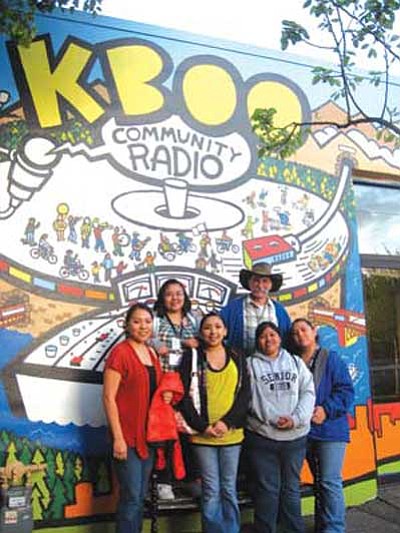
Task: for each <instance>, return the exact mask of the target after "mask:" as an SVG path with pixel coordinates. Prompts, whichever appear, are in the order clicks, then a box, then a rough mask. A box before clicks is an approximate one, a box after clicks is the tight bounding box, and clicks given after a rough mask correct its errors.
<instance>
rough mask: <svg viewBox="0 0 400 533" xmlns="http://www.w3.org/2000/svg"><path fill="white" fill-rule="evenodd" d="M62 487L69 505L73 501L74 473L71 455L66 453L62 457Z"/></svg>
mask: <svg viewBox="0 0 400 533" xmlns="http://www.w3.org/2000/svg"><path fill="white" fill-rule="evenodd" d="M64 466H65V468H64V476H63V481H64V487H65V495H66V497H67V500H68V502H69V503H72V502H73V501H74V500H75V472H74V461H73V457H72V454H70V453H68V452H66V453H65V455H64Z"/></svg>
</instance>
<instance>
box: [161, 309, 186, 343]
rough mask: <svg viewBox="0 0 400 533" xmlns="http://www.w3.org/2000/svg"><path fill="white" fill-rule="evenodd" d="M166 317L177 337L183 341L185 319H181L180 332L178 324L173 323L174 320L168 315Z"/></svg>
mask: <svg viewBox="0 0 400 533" xmlns="http://www.w3.org/2000/svg"><path fill="white" fill-rule="evenodd" d="M165 317H166V319H167V320H168V323H169V325H170V326H171V328H172V329H173V330H174V333H175V336H176V337H178V338H179V339H181V338H182V334H183V330H184V329H185V328H184V326H183V324H182V321H183V319H181V323H180V325H179V331H178V329H177V327H176V324H174V323H173V322H172V320H171V319H170V318H169V316H168V315H167V314H166V315H165Z"/></svg>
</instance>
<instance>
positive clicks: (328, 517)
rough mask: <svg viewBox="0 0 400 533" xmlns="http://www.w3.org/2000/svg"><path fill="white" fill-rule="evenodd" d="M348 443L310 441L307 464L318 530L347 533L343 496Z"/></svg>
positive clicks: (320, 531) (322, 532)
mask: <svg viewBox="0 0 400 533" xmlns="http://www.w3.org/2000/svg"><path fill="white" fill-rule="evenodd" d="M345 450H346V443H345V442H324V441H318V440H313V439H309V440H308V443H307V462H308V464H309V466H310V470H311V472H312V474H313V477H314V494H315V531H317V532H318V533H344V531H345V530H346V507H345V503H344V496H343V484H342V466H343V459H344V453H345Z"/></svg>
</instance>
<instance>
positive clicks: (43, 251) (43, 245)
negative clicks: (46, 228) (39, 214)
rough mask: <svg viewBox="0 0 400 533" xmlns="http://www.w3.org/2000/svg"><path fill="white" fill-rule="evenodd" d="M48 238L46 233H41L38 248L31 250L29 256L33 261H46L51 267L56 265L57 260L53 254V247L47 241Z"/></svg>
mask: <svg viewBox="0 0 400 533" xmlns="http://www.w3.org/2000/svg"><path fill="white" fill-rule="evenodd" d="M48 237H49V236H48V234H47V233H43V234H42V235H41V236H40V239H39V243H38V246H35V247H33V248H31V250H30V255H31V257H33V259H38V258H39V257H41V258H42V259H45V260H46V261H48V262H49V263H50V264H51V265H54V264H55V263H57V261H58V259H57V256H56V255H55V253H54V248H53V246H52V245H51V244H50V243H49V242H48V240H47V239H48Z"/></svg>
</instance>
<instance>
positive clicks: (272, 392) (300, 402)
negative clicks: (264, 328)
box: [246, 348, 315, 440]
mask: <svg viewBox="0 0 400 533" xmlns="http://www.w3.org/2000/svg"><path fill="white" fill-rule="evenodd" d="M247 365H248V370H249V375H250V383H251V399H250V410H249V415H248V418H247V424H246V427H247V429H249V430H250V431H254V432H255V433H258V434H259V435H262V436H263V437H268V438H269V439H273V440H294V439H298V438H300V437H302V436H304V435H307V433H308V432H309V430H310V420H311V416H312V413H313V410H314V404H315V389H314V383H313V377H312V374H311V372H310V371H309V370H308V368H307V366H306V365H305V363H304V362H303V361H302V360H301V359H300V357H297V356H294V355H291V354H290V353H289V352H287V351H286V350H284V349H283V348H281V350H280V352H279V354H278V357H276V358H274V359H272V358H270V357H268V356H267V355H264V354H262V353H259V352H256V353H255V354H254V355H252V356H251V357H249V358H248V360H247ZM280 416H291V417H292V419H293V421H294V427H293V428H292V429H285V430H282V429H278V428H277V426H276V422H277V420H278V418H279V417H280Z"/></svg>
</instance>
